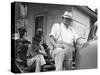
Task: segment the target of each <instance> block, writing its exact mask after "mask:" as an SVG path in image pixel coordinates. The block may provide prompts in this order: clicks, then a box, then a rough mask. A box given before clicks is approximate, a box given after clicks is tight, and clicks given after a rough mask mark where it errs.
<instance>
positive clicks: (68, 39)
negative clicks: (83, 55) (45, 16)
mask: <svg viewBox="0 0 100 75" xmlns="http://www.w3.org/2000/svg"><path fill="white" fill-rule="evenodd" d="M62 19H63V22H62V23H61V24H57V23H55V24H54V25H53V27H52V29H51V33H50V42H51V44H52V45H53V47H54V50H53V53H52V55H53V57H54V60H55V67H56V70H57V71H59V70H63V61H64V59H66V60H68V62H70V61H72V50H73V48H74V46H73V42H77V41H78V38H79V36H78V35H77V34H76V32H75V30H74V29H73V28H72V27H71V22H72V13H71V12H68V11H65V13H64V15H62Z"/></svg>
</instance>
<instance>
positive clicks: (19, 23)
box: [11, 2, 98, 73]
mask: <svg viewBox="0 0 100 75" xmlns="http://www.w3.org/2000/svg"><path fill="white" fill-rule="evenodd" d="M97 18H98V9H97V8H95V9H94V10H93V9H92V8H91V7H89V6H85V5H70V4H55V3H54V4H53V3H36V2H12V3H11V72H13V73H35V72H50V71H70V70H83V69H97V67H98V58H97V55H98V51H97V50H98V48H97V46H98V19H97Z"/></svg>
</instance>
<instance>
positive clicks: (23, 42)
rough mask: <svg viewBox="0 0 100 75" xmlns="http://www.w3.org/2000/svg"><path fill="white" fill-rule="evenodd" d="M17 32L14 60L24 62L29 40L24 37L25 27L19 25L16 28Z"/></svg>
mask: <svg viewBox="0 0 100 75" xmlns="http://www.w3.org/2000/svg"><path fill="white" fill-rule="evenodd" d="M18 33H19V39H17V40H16V49H17V51H16V58H17V59H16V60H17V61H23V62H26V59H27V57H26V54H27V49H28V45H29V44H30V42H29V41H28V40H27V39H25V33H26V29H25V28H24V27H20V28H19V29H18Z"/></svg>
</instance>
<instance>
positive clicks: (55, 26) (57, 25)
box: [49, 23, 59, 37]
mask: <svg viewBox="0 0 100 75" xmlns="http://www.w3.org/2000/svg"><path fill="white" fill-rule="evenodd" d="M58 28H59V24H57V23H55V24H54V25H53V26H52V28H51V33H50V35H49V36H50V37H51V36H53V37H56V33H57V30H58Z"/></svg>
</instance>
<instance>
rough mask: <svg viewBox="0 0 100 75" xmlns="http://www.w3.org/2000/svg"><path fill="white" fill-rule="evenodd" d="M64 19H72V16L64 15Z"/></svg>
mask: <svg viewBox="0 0 100 75" xmlns="http://www.w3.org/2000/svg"><path fill="white" fill-rule="evenodd" d="M62 17H63V18H68V19H72V17H71V16H66V15H62Z"/></svg>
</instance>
